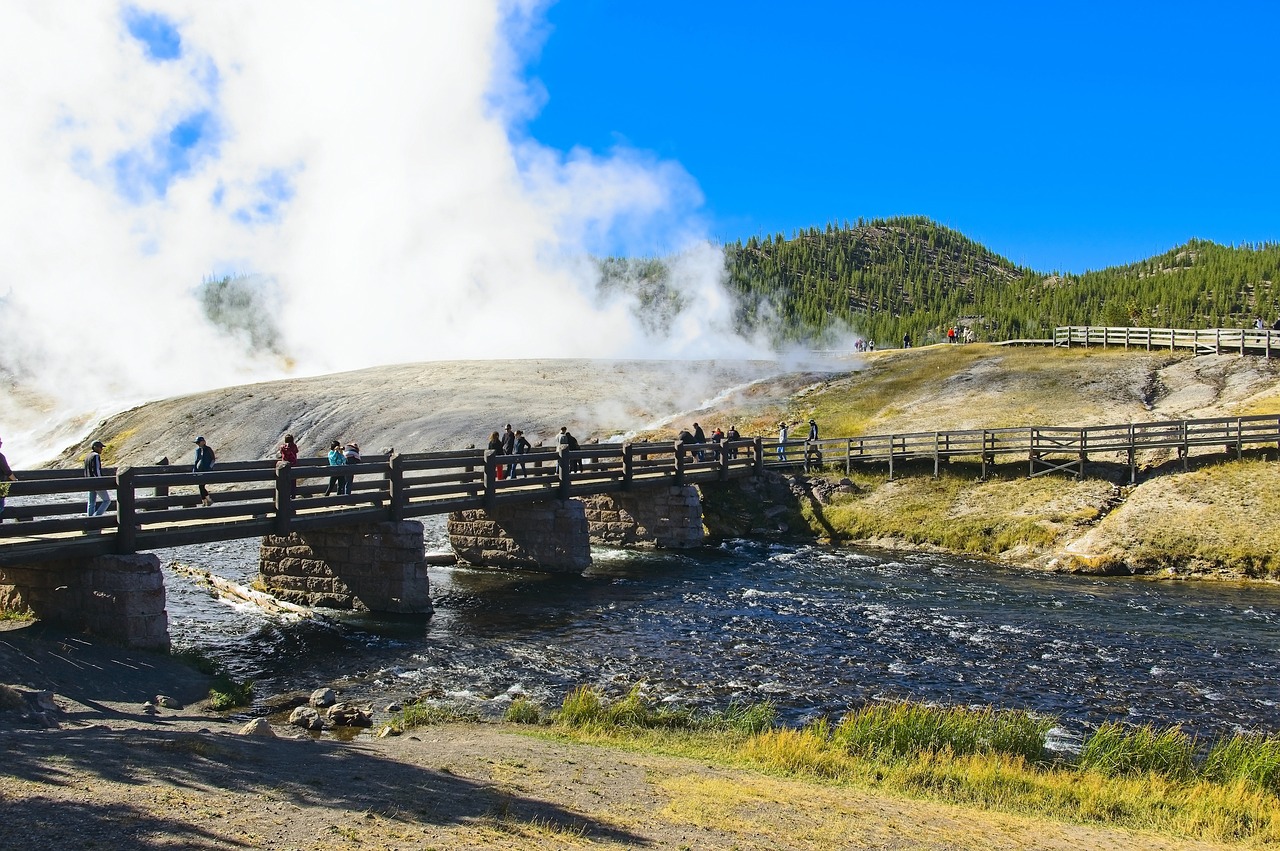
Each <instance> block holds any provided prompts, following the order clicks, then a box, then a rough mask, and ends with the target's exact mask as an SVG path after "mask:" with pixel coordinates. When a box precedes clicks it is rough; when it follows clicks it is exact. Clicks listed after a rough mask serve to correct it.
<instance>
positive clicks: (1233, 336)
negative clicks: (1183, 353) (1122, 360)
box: [1053, 325, 1280, 359]
mask: <svg viewBox="0 0 1280 851" xmlns="http://www.w3.org/2000/svg"><path fill="white" fill-rule="evenodd" d="M1053 344H1054V345H1055V346H1062V347H1064V348H1071V347H1072V346H1084V347H1085V348H1088V347H1090V346H1103V347H1106V346H1123V347H1124V348H1126V349H1128V348H1145V349H1146V350H1147V351H1153V350H1165V349H1167V350H1168V351H1173V350H1174V349H1192V350H1193V351H1195V352H1198V353H1200V354H1220V353H1222V352H1237V353H1239V354H1242V355H1244V354H1261V355H1263V356H1264V357H1265V358H1267V359H1270V358H1271V352H1272V351H1273V350H1275V351H1280V331H1273V330H1271V329H1270V328H1261V329H1259V328H1200V329H1189V328H1127V327H1100V326H1094V325H1066V326H1062V327H1058V328H1055V329H1054V331H1053Z"/></svg>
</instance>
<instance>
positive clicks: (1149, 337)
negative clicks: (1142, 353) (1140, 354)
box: [1147, 328, 1151, 351]
mask: <svg viewBox="0 0 1280 851" xmlns="http://www.w3.org/2000/svg"><path fill="white" fill-rule="evenodd" d="M1147 351H1151V329H1150V328H1148V329H1147Z"/></svg>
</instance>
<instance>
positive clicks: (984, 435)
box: [981, 428, 987, 482]
mask: <svg viewBox="0 0 1280 851" xmlns="http://www.w3.org/2000/svg"><path fill="white" fill-rule="evenodd" d="M981 454H982V480H983V481H984V482H985V481H986V480H987V430H986V429H985V428H984V429H983V430H982V452H981Z"/></svg>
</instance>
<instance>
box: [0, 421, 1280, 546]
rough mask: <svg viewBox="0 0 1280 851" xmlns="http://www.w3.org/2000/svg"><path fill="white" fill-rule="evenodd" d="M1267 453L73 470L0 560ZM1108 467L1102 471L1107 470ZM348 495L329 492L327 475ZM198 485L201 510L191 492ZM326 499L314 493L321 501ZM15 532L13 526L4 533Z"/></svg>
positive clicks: (1084, 452)
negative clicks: (595, 497) (701, 491)
mask: <svg viewBox="0 0 1280 851" xmlns="http://www.w3.org/2000/svg"><path fill="white" fill-rule="evenodd" d="M1263 446H1265V447H1270V446H1275V447H1277V448H1278V449H1280V415H1272V414H1267V415H1259V416H1249V417H1214V418H1208V419H1194V420H1171V421H1164V422H1142V423H1121V424H1116V425H1098V426H1084V427H1064V426H1025V427H1015V428H997V429H968V430H958V431H928V432H909V433H902V434H880V435H859V436H856V437H838V438H827V439H823V440H816V441H809V440H788V441H786V442H778V441H774V440H765V439H763V438H754V439H751V440H740V441H734V442H731V443H728V442H727V443H706V444H694V445H681V444H678V443H628V444H594V445H588V446H586V447H584V448H581V449H579V450H577V451H572V452H571V451H559V452H555V451H550V450H542V449H539V450H536V451H534V452H530V453H527V454H524V455H500V454H497V453H495V452H492V451H482V450H475V449H472V450H465V451H461V452H431V453H416V454H396V455H392V456H389V457H374V458H367V459H365V461H364V462H362V463H360V464H355V465H349V466H341V467H330V466H328V465H327V464H325V463H324V461H323V460H322V459H305V460H300V461H299V462H298V463H297V464H295V465H290V464H286V463H276V462H272V461H240V462H231V463H226V464H220V465H219V466H218V467H217V468H216V469H214V470H211V471H208V472H205V473H195V472H192V471H191V470H190V469H188V468H186V467H178V466H153V467H122V468H120V469H118V470H104V473H106V474H107V475H104V476H102V477H99V478H92V479H90V478H85V477H83V476H81V475H79V474H78V471H74V470H52V471H48V470H44V471H18V475H19V480H18V481H16V482H13V483H11V486H10V492H9V499H10V501H9V505H8V506H7V507H6V509H5V513H4V518H5V520H6V522H4V523H0V564H12V563H21V562H29V561H44V560H51V559H56V558H63V557H68V558H69V557H80V556H87V555H99V554H105V553H132V552H139V551H142V550H149V549H159V548H163V547H172V546H178V545H182V544H195V543H206V542H210V541H221V540H231V539H234V538H247V537H255V536H259V535H265V534H272V533H275V534H285V533H287V532H290V531H295V530H296V531H307V530H312V529H318V528H324V527H328V526H335V525H345V524H352V523H361V522H376V521H384V520H403V519H409V518H415V517H425V516H428V515H433V514H445V513H448V512H452V511H459V510H464V509H477V508H493V507H495V506H499V505H509V504H515V503H525V502H539V501H542V500H546V499H567V498H569V497H573V496H584V495H589V494H604V493H616V492H623V491H629V490H632V489H635V488H644V487H652V486H656V485H664V484H666V485H683V484H693V483H699V482H709V481H725V480H728V479H731V478H736V477H740V476H749V475H755V474H758V473H760V472H762V471H763V470H764V469H765V468H778V469H795V468H797V467H804V468H806V469H811V468H816V467H824V466H826V467H830V466H839V465H843V466H844V468H845V470H846V471H847V472H848V471H852V469H853V465H854V464H855V463H856V464H887V465H888V469H889V477H890V478H893V476H894V475H895V473H896V472H897V471H898V469H900V468H901V465H902V464H904V463H906V462H911V461H917V462H918V461H921V460H925V461H932V463H933V474H934V475H935V476H937V475H938V474H939V471H940V467H941V465H942V463H944V462H950V461H953V460H960V461H964V460H968V461H972V462H976V463H978V464H980V465H981V470H982V476H983V478H985V477H986V476H987V475H988V472H989V470H990V468H991V466H992V465H994V464H995V463H996V460H997V458H999V457H1000V456H1017V457H1021V458H1024V459H1025V460H1026V463H1027V476H1028V477H1037V476H1043V475H1046V474H1049V473H1057V472H1062V473H1069V474H1072V475H1073V476H1075V477H1076V478H1077V479H1078V478H1081V477H1083V476H1084V473H1085V465H1086V463H1089V462H1090V460H1091V457H1090V456H1093V458H1092V460H1094V461H1096V460H1097V459H1098V456H1102V455H1111V456H1117V457H1118V460H1121V461H1123V463H1125V464H1127V465H1128V467H1129V480H1130V482H1134V481H1136V479H1137V464H1138V455H1139V453H1142V452H1153V451H1160V450H1164V451H1172V452H1175V453H1176V455H1177V457H1178V458H1179V459H1181V461H1182V466H1183V469H1184V470H1185V469H1187V462H1188V458H1189V457H1190V455H1191V454H1192V452H1193V450H1203V449H1206V448H1208V449H1216V450H1219V451H1225V452H1228V453H1231V454H1234V455H1235V456H1236V457H1237V458H1239V457H1241V456H1242V454H1243V452H1244V450H1245V449H1246V448H1248V447H1263ZM1113 463H1115V462H1114V461H1113ZM335 478H336V479H339V480H340V481H342V482H343V483H344V484H345V483H347V482H348V481H349V487H344V488H340V489H339V490H340V491H342V492H340V493H337V494H334V493H332V490H333V489H332V488H330V487H328V485H330V480H331V479H335ZM201 485H203V486H204V487H206V488H211V489H212V490H211V496H212V503H213V504H212V505H210V506H202V505H201V496H200V494H199V492H198V487H199V486H201ZM90 489H96V490H104V489H109V490H114V491H115V492H116V498H115V502H114V511H110V512H108V513H107V514H104V515H103V516H99V517H89V516H86V515H85V513H84V505H85V503H84V502H83V501H70V500H68V499H67V498H66V495H67V494H72V493H74V494H85V493H87V491H89V490H90ZM326 491H329V493H326ZM10 520H15V521H18V522H7V521H10Z"/></svg>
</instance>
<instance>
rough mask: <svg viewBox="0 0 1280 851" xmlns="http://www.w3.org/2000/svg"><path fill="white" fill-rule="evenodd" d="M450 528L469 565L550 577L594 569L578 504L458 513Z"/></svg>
mask: <svg viewBox="0 0 1280 851" xmlns="http://www.w3.org/2000/svg"><path fill="white" fill-rule="evenodd" d="M448 528H449V544H450V545H451V546H452V547H453V551H454V552H455V553H456V554H457V556H458V560H459V561H462V562H465V563H466V564H471V565H476V566H484V567H501V568H508V569H515V570H536V571H542V572H545V573H581V572H582V571H584V570H586V569H587V568H588V567H590V566H591V538H590V535H589V533H588V529H587V517H586V513H585V512H584V511H583V506H582V503H581V502H579V501H578V500H576V499H555V500H548V501H546V502H534V503H526V504H523V505H502V506H497V507H495V508H493V509H490V510H488V511H484V510H474V511H455V512H453V513H452V514H450V515H449V527H448Z"/></svg>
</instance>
